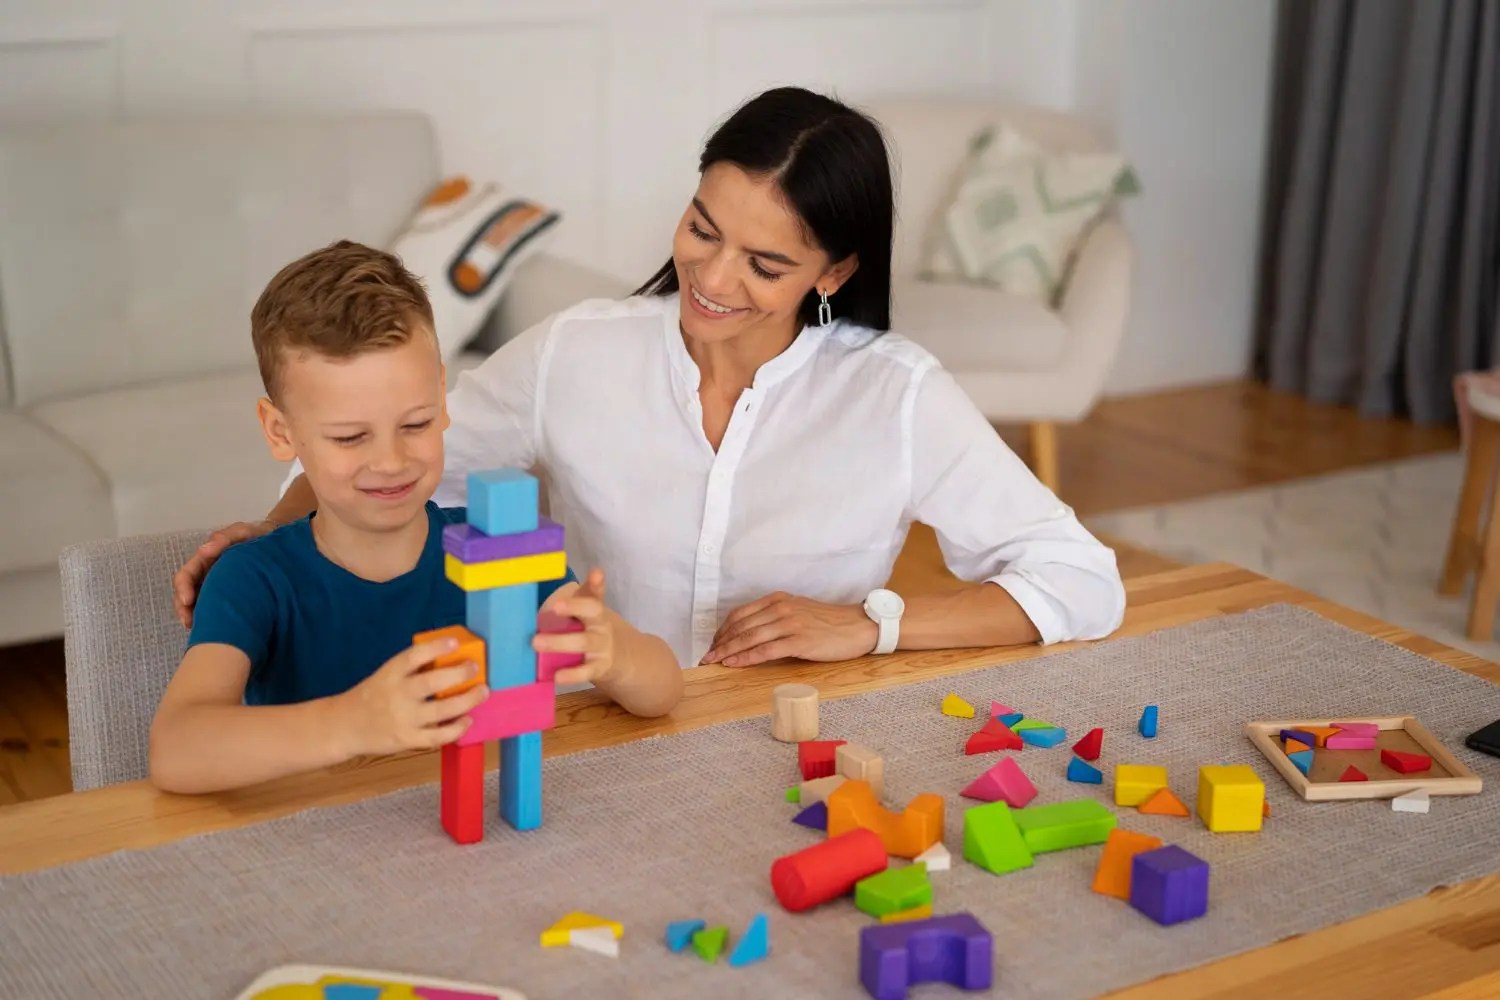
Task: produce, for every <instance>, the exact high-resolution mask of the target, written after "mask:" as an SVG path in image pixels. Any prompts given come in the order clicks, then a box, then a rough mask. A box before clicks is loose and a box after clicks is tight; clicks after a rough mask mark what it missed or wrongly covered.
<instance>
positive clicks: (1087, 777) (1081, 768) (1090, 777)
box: [1068, 757, 1104, 785]
mask: <svg viewBox="0 0 1500 1000" xmlns="http://www.w3.org/2000/svg"><path fill="white" fill-rule="evenodd" d="M1068 780H1069V781H1081V782H1083V783H1084V784H1087V785H1102V784H1104V774H1103V772H1101V771H1100V770H1099V769H1098V768H1097V767H1095V766H1094V765H1092V764H1090V763H1089V762H1088V761H1086V760H1084V759H1083V758H1082V757H1074V758H1073V759H1072V760H1070V761H1068Z"/></svg>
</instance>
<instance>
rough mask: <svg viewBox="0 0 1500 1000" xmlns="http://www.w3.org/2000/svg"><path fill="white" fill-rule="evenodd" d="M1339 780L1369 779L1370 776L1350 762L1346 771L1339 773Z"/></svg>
mask: <svg viewBox="0 0 1500 1000" xmlns="http://www.w3.org/2000/svg"><path fill="white" fill-rule="evenodd" d="M1339 780H1340V781H1369V780H1370V776H1369V775H1368V774H1366V773H1365V772H1363V771H1361V770H1360V769H1359V768H1357V767H1355V766H1354V765H1353V764H1350V765H1349V766H1348V767H1346V768H1344V773H1343V774H1341V775H1339Z"/></svg>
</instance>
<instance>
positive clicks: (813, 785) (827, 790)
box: [797, 774, 849, 805]
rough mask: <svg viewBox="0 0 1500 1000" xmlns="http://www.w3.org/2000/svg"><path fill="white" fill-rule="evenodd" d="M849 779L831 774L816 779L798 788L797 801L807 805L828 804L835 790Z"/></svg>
mask: <svg viewBox="0 0 1500 1000" xmlns="http://www.w3.org/2000/svg"><path fill="white" fill-rule="evenodd" d="M848 780H849V779H848V778H846V777H844V776H843V775H842V774H831V775H829V776H828V777H826V778H814V779H812V780H811V781H804V782H803V783H802V784H800V785H798V786H797V801H798V802H801V803H803V804H805V805H812V804H813V803H814V802H826V801H828V796H830V795H832V794H833V790H834V789H835V788H838V787H839V786H840V785H842V784H843V783H844V782H846V781H848Z"/></svg>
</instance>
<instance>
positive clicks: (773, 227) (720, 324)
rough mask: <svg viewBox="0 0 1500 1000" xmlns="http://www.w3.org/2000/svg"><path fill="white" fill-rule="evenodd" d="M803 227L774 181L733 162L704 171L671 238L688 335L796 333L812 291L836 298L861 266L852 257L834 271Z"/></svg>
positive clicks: (713, 338) (719, 338)
mask: <svg viewBox="0 0 1500 1000" xmlns="http://www.w3.org/2000/svg"><path fill="white" fill-rule="evenodd" d="M803 228H804V227H803V225H802V223H801V221H800V220H799V219H798V218H797V216H796V215H795V214H794V213H793V211H792V210H791V208H790V207H788V206H787V205H786V203H785V201H784V200H783V198H782V195H781V191H780V189H779V188H778V187H777V186H776V183H775V182H774V181H772V180H770V179H768V178H759V177H754V176H752V175H750V174H747V173H745V171H743V170H741V169H740V168H739V167H737V166H735V165H734V164H731V163H716V164H714V165H713V166H711V167H709V168H708V169H707V170H705V171H704V172H703V175H702V177H701V178H700V180H699V182H698V191H697V193H696V194H695V195H694V197H693V201H692V204H690V205H689V206H688V208H687V211H686V212H684V213H683V216H682V221H681V222H680V223H679V224H678V226H677V232H676V234H675V235H674V236H673V238H672V260H673V262H674V264H675V265H676V267H677V282H678V285H679V287H680V288H681V290H682V292H681V318H682V329H683V332H684V333H686V334H687V335H688V336H689V337H691V338H693V339H694V340H699V341H705V342H711V343H721V342H723V341H726V340H729V339H730V338H733V337H738V336H741V335H743V334H746V333H752V332H759V331H769V332H774V333H777V334H780V335H785V333H786V331H788V330H790V331H793V332H795V331H797V330H799V329H800V328H801V324H800V323H799V322H798V319H797V311H798V308H799V307H800V306H801V305H802V300H803V299H804V298H805V297H806V296H807V293H808V291H809V290H811V289H812V288H813V287H815V286H816V287H817V288H819V289H821V290H823V291H826V292H827V293H828V294H829V295H832V294H833V293H834V292H835V291H836V290H837V289H838V287H839V285H840V284H842V283H843V282H845V281H847V280H848V278H849V275H851V274H853V273H854V268H855V266H856V263H857V262H856V261H855V259H854V258H853V257H852V256H851V257H849V258H848V259H847V260H845V261H842V262H839V263H838V264H837V265H834V266H830V264H831V262H830V261H829V259H828V255H827V254H826V253H824V252H823V251H822V250H820V249H818V248H816V247H814V246H810V245H809V244H808V241H807V235H806V234H805V233H804V232H803Z"/></svg>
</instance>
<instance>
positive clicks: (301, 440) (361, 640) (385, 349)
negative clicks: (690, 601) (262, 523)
mask: <svg viewBox="0 0 1500 1000" xmlns="http://www.w3.org/2000/svg"><path fill="white" fill-rule="evenodd" d="M250 330H251V337H252V339H253V341H254V344H255V353H256V357H257V359H258V361H259V364H260V372H261V379H262V381H263V382H264V385H265V390H266V396H265V398H263V399H261V400H260V402H259V404H258V410H259V415H260V422H261V428H262V430H263V431H264V432H265V436H266V441H267V442H268V443H269V445H270V448H271V453H272V454H273V455H274V456H275V457H276V458H277V459H279V460H281V461H291V460H292V459H294V458H297V459H300V460H301V462H302V467H303V469H304V471H305V473H306V476H307V481H308V483H309V485H310V486H311V488H312V490H313V492H314V493H315V494H316V495H317V500H318V504H317V509H316V511H315V513H314V514H312V515H310V516H308V517H305V518H302V519H300V520H298V521H295V522H293V523H291V524H288V525H285V526H283V527H281V528H278V529H277V530H275V531H273V532H271V533H270V534H268V535H265V536H262V537H260V538H258V539H255V540H253V541H249V542H244V543H242V544H239V545H236V546H234V547H233V548H231V549H229V550H228V551H226V552H225V553H224V554H223V556H221V557H220V559H219V560H218V562H217V563H216V564H215V565H214V567H213V569H212V571H211V572H210V573H209V574H208V576H207V578H206V579H205V580H204V583H203V589H202V593H201V594H200V596H199V598H198V602H197V606H196V609H195V614H194V617H193V626H192V631H191V632H190V634H189V638H188V648H187V651H186V653H185V654H184V655H183V658H182V663H181V665H180V666H179V667H178V669H177V672H176V674H175V675H174V676H173V678H172V680H171V683H170V684H169V685H168V687H167V690H166V692H165V693H164V694H163V696H162V700H161V704H160V706H159V707H158V709H157V713H156V718H155V719H154V720H153V723H152V727H151V747H150V763H151V780H152V781H153V782H154V783H155V784H156V785H157V787H159V788H161V789H163V790H165V791H173V792H185V793H196V792H209V791H216V790H220V789H227V788H235V787H240V786H243V785H249V784H253V783H256V782H261V781H266V780H269V779H272V778H276V777H280V776H282V775H287V774H292V773H296V772H301V771H307V770H311V769H314V768H318V767H326V766H330V765H333V764H337V763H340V762H342V761H344V760H347V759H349V758H351V757H355V756H360V755H372V754H388V753H393V752H396V751H400V750H407V749H413V748H431V747H437V746H441V745H443V744H446V743H450V742H452V741H453V740H455V739H457V738H458V737H459V736H460V735H461V734H462V733H463V732H464V730H465V729H467V728H468V725H469V720H468V718H467V717H466V713H467V712H468V711H469V710H470V709H472V708H474V707H475V706H476V705H478V704H479V703H480V702H481V701H483V700H484V698H485V697H486V696H487V695H488V694H489V690H488V688H486V687H485V686H484V685H476V686H474V687H471V688H469V689H468V690H466V691H463V692H462V693H459V694H454V695H450V696H448V697H444V698H432V697H431V696H433V695H435V694H437V693H438V692H440V691H445V690H447V689H448V688H450V687H453V686H454V685H457V684H459V683H461V682H463V681H465V680H467V679H470V678H472V677H473V676H474V673H475V672H476V670H477V669H478V668H477V666H476V665H474V664H465V665H463V666H456V667H444V668H442V669H427V670H425V671H424V670H423V668H424V667H428V666H429V665H430V664H431V663H432V662H433V661H434V660H435V659H436V658H437V657H439V656H440V655H442V654H443V653H445V652H449V651H450V650H451V649H452V646H453V644H452V642H451V640H450V641H447V642H443V641H439V642H428V643H422V644H420V645H415V646H413V645H412V644H411V643H412V636H413V635H415V634H417V633H419V632H425V631H428V630H430V629H435V628H441V627H443V626H445V625H451V624H462V623H463V621H464V603H465V602H464V594H463V591H461V590H460V589H459V588H458V587H457V586H456V585H454V584H453V583H451V582H450V581H449V580H448V579H447V578H446V576H445V575H444V572H443V555H444V553H443V547H442V537H441V536H442V530H443V527H444V525H446V524H449V523H452V522H455V521H462V520H463V519H464V515H465V511H464V509H463V508H457V509H446V510H445V509H442V508H439V507H438V506H437V505H436V504H434V503H432V502H431V497H432V494H433V491H434V490H435V489H436V487H437V484H438V481H439V479H440V478H441V477H442V471H443V430H444V429H445V428H446V427H447V423H448V418H447V410H446V405H445V388H446V376H445V372H444V368H443V364H442V359H441V357H440V355H439V351H438V344H437V337H436V335H435V334H434V333H433V320H432V308H431V306H430V304H429V303H428V300H427V295H426V293H425V291H424V290H423V288H422V285H421V283H420V282H419V281H418V280H417V279H416V278H415V277H414V276H412V275H411V274H410V273H409V272H407V271H406V270H405V268H403V267H402V265H401V263H400V261H398V260H397V259H396V258H395V257H393V256H391V255H390V254H387V253H383V252H381V251H378V250H372V249H370V248H368V247H365V246H361V245H359V244H356V243H350V242H340V243H335V244H333V245H332V246H329V247H326V248H324V249H322V250H318V251H316V252H314V253H311V254H308V255H307V256H305V257H303V258H301V259H300V260H297V261H294V262H293V263H291V264H289V265H287V266H286V267H285V268H283V269H282V270H281V272H280V273H278V274H277V275H276V276H275V277H274V278H272V279H271V282H270V284H269V285H267V286H266V289H265V291H264V292H263V293H262V294H261V297H260V300H259V301H258V302H257V303H256V304H255V308H254V310H253V311H252V312H251V316H250ZM570 576H571V574H570ZM559 584H561V585H560V586H559ZM539 593H540V595H541V598H542V600H543V601H544V602H545V606H546V607H547V609H548V610H551V611H556V612H558V613H559V614H563V615H568V616H571V617H574V618H578V619H579V620H581V621H582V622H583V623H584V630H583V631H582V632H572V633H564V634H560V635H539V636H537V638H536V641H535V643H534V645H535V647H536V648H537V649H538V650H544V651H558V652H583V653H585V654H586V659H585V662H584V663H583V664H582V665H581V666H578V667H575V668H572V669H570V670H565V671H560V672H559V673H558V674H557V675H556V680H557V682H558V683H559V684H571V683H576V682H592V683H593V684H594V686H595V687H596V688H598V689H599V690H600V691H601V692H602V693H604V694H605V695H607V696H609V697H611V698H613V699H614V700H616V701H617V702H619V703H620V705H622V706H623V707H624V708H626V709H627V710H628V711H630V712H633V713H636V714H638V715H661V714H665V713H666V712H668V711H670V710H671V709H672V707H673V705H675V704H676V702H677V700H678V698H679V697H680V696H681V693H682V671H681V669H680V668H679V667H678V665H677V662H676V658H675V657H674V656H673V655H672V652H671V650H670V648H669V647H668V646H667V644H666V643H665V642H664V641H662V640H661V639H659V638H657V637H655V636H650V635H646V634H644V633H641V632H639V631H638V630H636V629H635V628H633V627H631V626H630V625H629V624H628V623H627V622H625V621H624V620H623V619H622V618H620V617H619V616H618V615H617V614H615V613H614V612H612V611H610V610H609V609H608V608H606V607H605V605H604V579H603V574H602V572H600V571H599V570H594V571H593V572H592V573H590V574H589V577H588V579H587V580H586V581H585V582H584V583H583V585H582V586H580V585H579V584H578V583H577V582H576V581H572V580H571V579H570V580H569V581H567V582H564V581H555V582H554V583H552V584H550V585H548V584H543V585H542V586H541V587H539Z"/></svg>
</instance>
